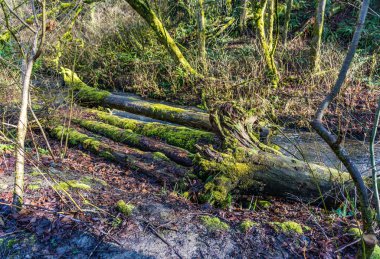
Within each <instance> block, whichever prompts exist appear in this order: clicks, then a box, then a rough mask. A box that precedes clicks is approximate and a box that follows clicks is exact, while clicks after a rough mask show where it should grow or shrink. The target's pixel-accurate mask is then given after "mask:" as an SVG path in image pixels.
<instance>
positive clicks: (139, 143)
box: [73, 119, 193, 166]
mask: <svg viewBox="0 0 380 259" xmlns="http://www.w3.org/2000/svg"><path fill="white" fill-rule="evenodd" d="M73 121H74V123H76V124H78V125H80V126H81V127H83V128H85V129H87V130H89V131H92V132H94V133H97V134H100V135H103V136H105V137H107V138H109V139H112V140H114V141H117V142H120V143H124V144H127V145H128V146H131V147H136V148H138V149H141V150H143V151H151V152H161V153H163V154H164V155H165V156H167V157H168V158H170V159H171V160H173V161H174V162H176V163H178V164H181V165H184V166H192V164H193V162H192V156H193V155H192V154H191V153H190V152H188V151H187V150H184V149H182V148H179V147H174V146H171V145H168V144H166V143H164V142H161V141H157V140H155V139H152V138H149V137H145V136H142V135H140V134H137V133H134V132H133V131H132V130H125V129H120V128H118V127H115V126H111V125H109V124H105V123H102V122H98V121H91V120H82V119H74V120H73Z"/></svg>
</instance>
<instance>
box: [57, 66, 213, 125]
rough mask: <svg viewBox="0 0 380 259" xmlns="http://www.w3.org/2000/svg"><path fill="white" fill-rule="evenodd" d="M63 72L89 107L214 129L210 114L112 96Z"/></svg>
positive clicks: (160, 103)
mask: <svg viewBox="0 0 380 259" xmlns="http://www.w3.org/2000/svg"><path fill="white" fill-rule="evenodd" d="M61 71H62V72H61V73H62V75H63V79H64V81H65V84H66V85H68V86H69V87H71V88H72V89H73V90H74V91H76V97H77V100H78V101H79V102H80V103H81V104H83V105H85V106H90V107H94V106H99V105H100V106H104V107H110V108H115V109H120V110H123V111H127V112H132V113H137V114H142V115H146V116H149V117H152V118H156V119H160V120H164V121H170V122H174V123H177V124H181V125H186V126H190V127H194V128H199V129H206V130H211V129H212V128H211V124H210V121H209V117H208V114H207V113H205V112H202V111H200V110H197V109H187V108H186V107H184V106H173V105H168V104H165V103H162V102H154V101H148V100H144V99H143V98H141V97H139V96H137V95H131V94H129V95H116V94H112V93H110V92H108V91H104V90H98V89H95V88H93V87H91V86H88V85H86V84H85V83H84V82H83V81H82V80H81V79H80V78H79V77H78V76H77V75H76V74H75V73H74V72H72V71H71V70H70V69H66V68H61Z"/></svg>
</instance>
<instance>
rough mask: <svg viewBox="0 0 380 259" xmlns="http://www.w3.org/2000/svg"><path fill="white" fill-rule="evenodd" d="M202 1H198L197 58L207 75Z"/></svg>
mask: <svg viewBox="0 0 380 259" xmlns="http://www.w3.org/2000/svg"><path fill="white" fill-rule="evenodd" d="M203 4H204V0H198V15H197V16H198V17H197V25H198V49H199V50H198V56H199V60H200V63H201V65H202V71H203V73H204V74H205V73H207V52H206V24H205V23H206V22H205V11H204V7H203Z"/></svg>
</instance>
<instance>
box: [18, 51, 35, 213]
mask: <svg viewBox="0 0 380 259" xmlns="http://www.w3.org/2000/svg"><path fill="white" fill-rule="evenodd" d="M33 63H34V60H33V57H27V58H25V59H24V60H23V63H22V70H21V71H22V72H21V73H22V96H21V109H20V115H19V119H18V124H17V142H16V168H15V185H14V191H13V205H15V206H16V209H18V208H20V207H21V206H22V204H23V196H24V170H25V169H24V168H25V136H26V132H27V128H28V114H27V111H28V102H29V86H30V77H31V75H32V69H33Z"/></svg>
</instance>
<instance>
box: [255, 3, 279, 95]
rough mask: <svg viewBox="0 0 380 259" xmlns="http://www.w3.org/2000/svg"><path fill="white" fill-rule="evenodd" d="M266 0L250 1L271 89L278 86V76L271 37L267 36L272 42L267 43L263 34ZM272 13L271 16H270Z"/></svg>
mask: <svg viewBox="0 0 380 259" xmlns="http://www.w3.org/2000/svg"><path fill="white" fill-rule="evenodd" d="M267 3H268V0H261V1H257V2H256V1H253V0H252V11H253V15H254V21H255V23H256V27H257V29H258V31H259V40H260V44H261V47H262V50H263V55H264V60H265V63H266V65H267V70H268V77H269V78H270V81H271V84H272V87H273V88H276V87H277V86H278V82H279V76H278V72H277V67H276V63H275V61H274V50H275V49H273V47H274V46H275V44H274V43H273V36H269V37H268V39H269V40H270V39H272V41H267V37H266V33H265V10H266V7H267ZM273 14H274V13H272V14H271V16H272V15H273Z"/></svg>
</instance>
